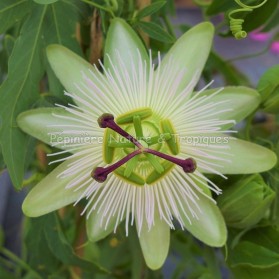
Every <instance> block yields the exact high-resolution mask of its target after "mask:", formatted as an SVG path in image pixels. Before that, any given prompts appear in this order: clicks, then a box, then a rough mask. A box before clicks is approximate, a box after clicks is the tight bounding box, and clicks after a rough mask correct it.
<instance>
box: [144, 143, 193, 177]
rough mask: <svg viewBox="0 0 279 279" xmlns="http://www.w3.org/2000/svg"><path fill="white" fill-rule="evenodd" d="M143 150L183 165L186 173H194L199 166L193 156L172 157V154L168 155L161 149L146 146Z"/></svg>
mask: <svg viewBox="0 0 279 279" xmlns="http://www.w3.org/2000/svg"><path fill="white" fill-rule="evenodd" d="M143 152H147V153H150V154H153V155H155V156H158V157H160V158H163V159H165V160H167V161H170V162H172V163H174V164H176V165H178V166H180V167H182V169H183V170H184V172H186V173H192V172H194V171H195V170H196V168H197V163H196V161H195V160H194V159H193V158H187V159H179V158H175V157H172V156H170V155H167V154H164V153H161V152H159V151H156V150H153V149H149V148H145V149H144V150H143Z"/></svg>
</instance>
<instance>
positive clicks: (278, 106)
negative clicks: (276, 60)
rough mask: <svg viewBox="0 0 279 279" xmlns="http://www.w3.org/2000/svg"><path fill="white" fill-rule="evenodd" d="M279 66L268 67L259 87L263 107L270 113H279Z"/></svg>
mask: <svg viewBox="0 0 279 279" xmlns="http://www.w3.org/2000/svg"><path fill="white" fill-rule="evenodd" d="M278 74H279V66H278V65H276V66H274V67H271V68H270V69H268V70H267V71H266V72H265V73H264V74H263V75H262V77H261V78H260V80H259V84H258V86H257V89H258V91H259V93H260V95H261V97H262V104H261V106H262V108H263V110H264V111H265V112H268V113H275V114H276V113H278V110H279V94H278V93H279V82H278Z"/></svg>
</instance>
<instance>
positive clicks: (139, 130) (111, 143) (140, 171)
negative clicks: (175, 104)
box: [103, 108, 179, 186]
mask: <svg viewBox="0 0 279 279" xmlns="http://www.w3.org/2000/svg"><path fill="white" fill-rule="evenodd" d="M116 123H117V124H118V125H120V126H121V128H122V129H123V130H125V131H126V132H127V133H129V134H130V135H132V136H133V137H134V138H136V139H137V140H138V141H139V142H140V143H141V145H142V146H143V147H144V148H150V149H153V150H156V151H160V152H162V153H165V154H169V155H171V154H172V155H177V154H178V153H179V143H178V140H177V138H176V132H175V129H174V127H173V125H172V123H171V121H170V120H169V119H162V118H161V117H159V116H158V115H156V114H155V113H153V112H152V110H151V109H150V108H140V109H137V110H133V111H130V112H128V113H125V114H122V115H120V116H119V117H117V118H116ZM135 149H138V147H136V146H135V145H134V144H133V143H131V142H130V141H129V140H127V139H126V138H124V137H122V136H120V135H118V134H117V133H115V132H114V131H112V130H110V129H108V128H107V129H106V130H105V134H104V143H103V158H104V161H105V163H107V164H111V163H114V162H117V161H118V160H120V159H121V158H123V157H125V156H127V155H128V154H130V153H131V152H133V151H134V150H135ZM173 167H174V164H173V163H170V162H167V161H165V160H164V159H161V158H159V157H157V156H154V155H152V154H149V153H142V154H139V155H137V156H135V157H134V158H132V159H131V160H130V161H128V162H127V163H125V164H124V165H123V166H121V167H119V168H118V169H116V170H115V171H114V174H115V175H117V176H118V177H119V178H121V179H123V180H125V181H126V182H128V183H130V184H133V185H136V186H143V185H144V184H149V185H151V184H154V183H155V182H157V181H158V180H160V179H162V178H163V177H164V176H165V175H166V174H167V173H168V172H169V171H170V170H171V169H172V168H173Z"/></svg>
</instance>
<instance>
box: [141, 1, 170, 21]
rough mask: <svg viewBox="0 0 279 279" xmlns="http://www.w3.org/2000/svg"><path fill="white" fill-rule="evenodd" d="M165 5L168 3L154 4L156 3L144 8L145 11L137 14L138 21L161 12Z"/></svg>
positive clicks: (159, 2)
mask: <svg viewBox="0 0 279 279" xmlns="http://www.w3.org/2000/svg"><path fill="white" fill-rule="evenodd" d="M165 4H166V1H158V2H154V3H152V4H150V5H149V6H147V7H144V8H143V9H141V10H140V11H139V12H138V13H137V15H136V18H137V19H142V18H144V17H146V16H150V15H152V14H154V13H156V12H157V11H159V10H160V9H161V8H162V7H163V6H164V5H165Z"/></svg>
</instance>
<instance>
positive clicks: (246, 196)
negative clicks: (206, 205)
mask: <svg viewBox="0 0 279 279" xmlns="http://www.w3.org/2000/svg"><path fill="white" fill-rule="evenodd" d="M274 198H275V193H274V191H272V190H271V188H270V187H269V186H268V185H266V184H265V182H264V180H263V179H262V177H261V176H260V175H259V174H255V175H251V176H249V177H247V178H245V179H242V180H239V181H237V182H236V183H234V184H233V185H231V186H230V187H228V189H225V190H224V192H223V194H222V195H220V196H219V197H218V200H217V201H218V205H219V207H220V209H221V211H222V213H223V215H224V218H225V220H226V224H227V225H228V226H230V227H234V228H246V227H250V226H253V225H255V224H257V223H258V222H259V221H260V220H261V219H262V218H263V217H264V216H265V214H266V213H267V211H268V209H269V207H270V205H271V203H272V201H273V199H274Z"/></svg>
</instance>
